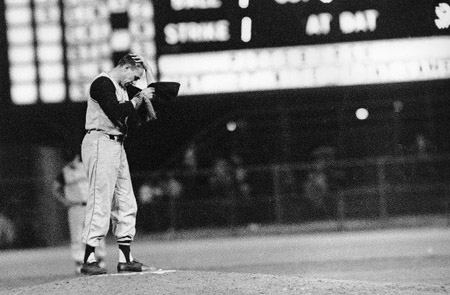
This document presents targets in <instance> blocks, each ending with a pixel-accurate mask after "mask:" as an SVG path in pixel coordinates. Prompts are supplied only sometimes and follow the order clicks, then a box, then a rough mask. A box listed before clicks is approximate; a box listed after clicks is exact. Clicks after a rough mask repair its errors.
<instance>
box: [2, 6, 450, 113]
mask: <svg viewBox="0 0 450 295" xmlns="http://www.w3.org/2000/svg"><path fill="white" fill-rule="evenodd" d="M3 1H4V20H5V21H4V25H2V28H1V29H2V31H5V33H6V36H5V38H2V39H4V40H5V41H4V42H0V43H5V46H1V47H2V50H6V51H7V52H6V53H5V54H4V56H6V57H7V61H8V62H7V63H8V65H7V67H8V70H7V75H6V76H5V77H6V78H2V79H1V80H2V81H1V87H2V88H3V89H2V92H4V89H5V88H8V89H10V90H9V99H10V101H11V102H12V104H15V105H30V104H39V103H63V102H79V101H85V100H86V98H87V87H88V86H89V83H90V81H91V80H92V79H93V78H94V77H95V76H96V75H97V74H98V73H99V72H100V71H104V70H109V69H111V68H112V67H113V64H114V63H115V62H116V61H117V59H118V58H119V57H120V56H122V55H123V54H125V53H126V52H129V51H133V52H137V53H140V54H142V55H144V56H146V57H147V58H148V59H149V60H150V61H151V63H152V64H153V67H154V68H155V69H156V70H157V75H158V77H159V78H160V80H166V81H169V80H170V81H177V82H180V83H181V88H180V95H198V94H214V93H238V92H248V91H261V90H276V89H301V88H310V87H327V86H344V85H360V84H378V83H395V82H408V81H412V82H413V81H423V80H436V79H448V78H450V28H449V27H450V0H395V1H390V0H378V1H375V0H153V1H151V0H3ZM3 26H4V28H3ZM2 77H3V76H2ZM4 80H5V81H4ZM145 82H146V81H142V82H141V83H142V84H143V85H144V84H145ZM3 99H5V98H3ZM6 99H8V98H6Z"/></svg>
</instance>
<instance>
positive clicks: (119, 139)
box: [86, 129, 125, 142]
mask: <svg viewBox="0 0 450 295" xmlns="http://www.w3.org/2000/svg"><path fill="white" fill-rule="evenodd" d="M91 131H99V132H103V133H104V132H105V131H104V130H101V129H89V130H86V133H91ZM105 134H106V135H107V136H108V137H109V139H111V140H114V141H117V142H123V140H124V139H125V135H113V134H108V133H105Z"/></svg>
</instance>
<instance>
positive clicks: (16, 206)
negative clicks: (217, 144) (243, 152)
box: [0, 155, 450, 249]
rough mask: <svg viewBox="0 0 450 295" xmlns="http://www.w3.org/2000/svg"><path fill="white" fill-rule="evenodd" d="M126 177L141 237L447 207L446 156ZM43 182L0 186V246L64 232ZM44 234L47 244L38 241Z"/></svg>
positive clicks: (220, 164) (229, 165) (218, 165)
mask: <svg viewBox="0 0 450 295" xmlns="http://www.w3.org/2000/svg"><path fill="white" fill-rule="evenodd" d="M132 178H133V184H134V188H135V194H136V198H137V201H138V204H139V211H138V218H137V228H138V230H139V232H141V233H155V232H165V231H172V232H173V231H179V230H184V229H194V228H213V227H214V228H215V227H225V228H236V227H241V226H248V225H253V224H257V225H258V224H293V223H296V224H298V223H304V222H311V221H323V220H333V221H335V222H337V223H336V224H338V228H337V229H339V227H340V228H341V229H343V226H344V224H345V221H348V220H350V219H367V218H371V219H376V220H386V218H387V217H396V216H405V215H407V216H411V215H413V216H420V215H428V214H440V215H443V214H444V215H448V214H449V212H450V208H449V207H450V205H449V204H450V155H440V156H431V155H412V156H402V157H391V156H386V157H377V158H367V159H354V160H350V159H346V160H329V161H324V160H323V159H322V160H316V161H314V162H311V163H299V164H272V165H261V166H243V165H236V164H233V162H232V161H227V160H225V159H220V160H218V161H215V164H214V166H213V167H212V168H210V169H200V170H195V169H193V170H164V171H156V172H148V173H146V172H139V173H134V174H133V175H132ZM51 181H52V179H50V178H39V177H29V178H27V179H18V178H9V179H3V180H2V181H1V182H0V191H1V192H2V195H3V196H5V198H3V199H2V211H1V215H0V249H1V248H11V247H13V248H14V247H36V246H46V245H48V244H49V241H53V240H55V241H56V243H57V241H58V240H60V239H61V238H64V237H65V238H68V233H67V220H66V219H65V217H64V214H63V212H64V208H61V207H59V205H58V204H57V202H56V200H55V199H54V198H53V197H52V196H43V195H42V193H43V192H45V191H44V190H42V189H41V188H42V187H43V186H48V185H49V183H51ZM43 214H44V215H45V216H44V215H43ZM448 216H450V215H448ZM44 217H45V218H44ZM43 219H46V221H43ZM449 220H450V219H449ZM49 234H51V235H53V236H55V237H54V239H53V240H52V239H51V237H50V238H48V237H47V240H45V239H44V236H45V235H49ZM53 236H52V237H53ZM50 243H54V242H50Z"/></svg>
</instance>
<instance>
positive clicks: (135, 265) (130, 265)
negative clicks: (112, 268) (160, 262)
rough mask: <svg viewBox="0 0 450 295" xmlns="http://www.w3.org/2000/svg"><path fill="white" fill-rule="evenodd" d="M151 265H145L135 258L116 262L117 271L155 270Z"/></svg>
mask: <svg viewBox="0 0 450 295" xmlns="http://www.w3.org/2000/svg"><path fill="white" fill-rule="evenodd" d="M155 270H156V268H155V267H153V266H147V265H145V264H143V263H141V262H139V261H137V260H136V259H134V260H133V261H130V262H119V263H118V264H117V272H142V271H155Z"/></svg>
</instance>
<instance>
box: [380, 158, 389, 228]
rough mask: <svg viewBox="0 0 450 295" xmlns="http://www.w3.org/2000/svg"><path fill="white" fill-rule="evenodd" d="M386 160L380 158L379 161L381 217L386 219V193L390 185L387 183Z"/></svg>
mask: <svg viewBox="0 0 450 295" xmlns="http://www.w3.org/2000/svg"><path fill="white" fill-rule="evenodd" d="M385 164H386V163H385V159H384V158H380V159H378V161H377V176H378V194H379V196H380V202H379V205H380V217H381V218H382V219H384V218H385V217H386V216H387V203H386V192H387V190H388V184H387V182H386V171H385V168H386V166H385Z"/></svg>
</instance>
